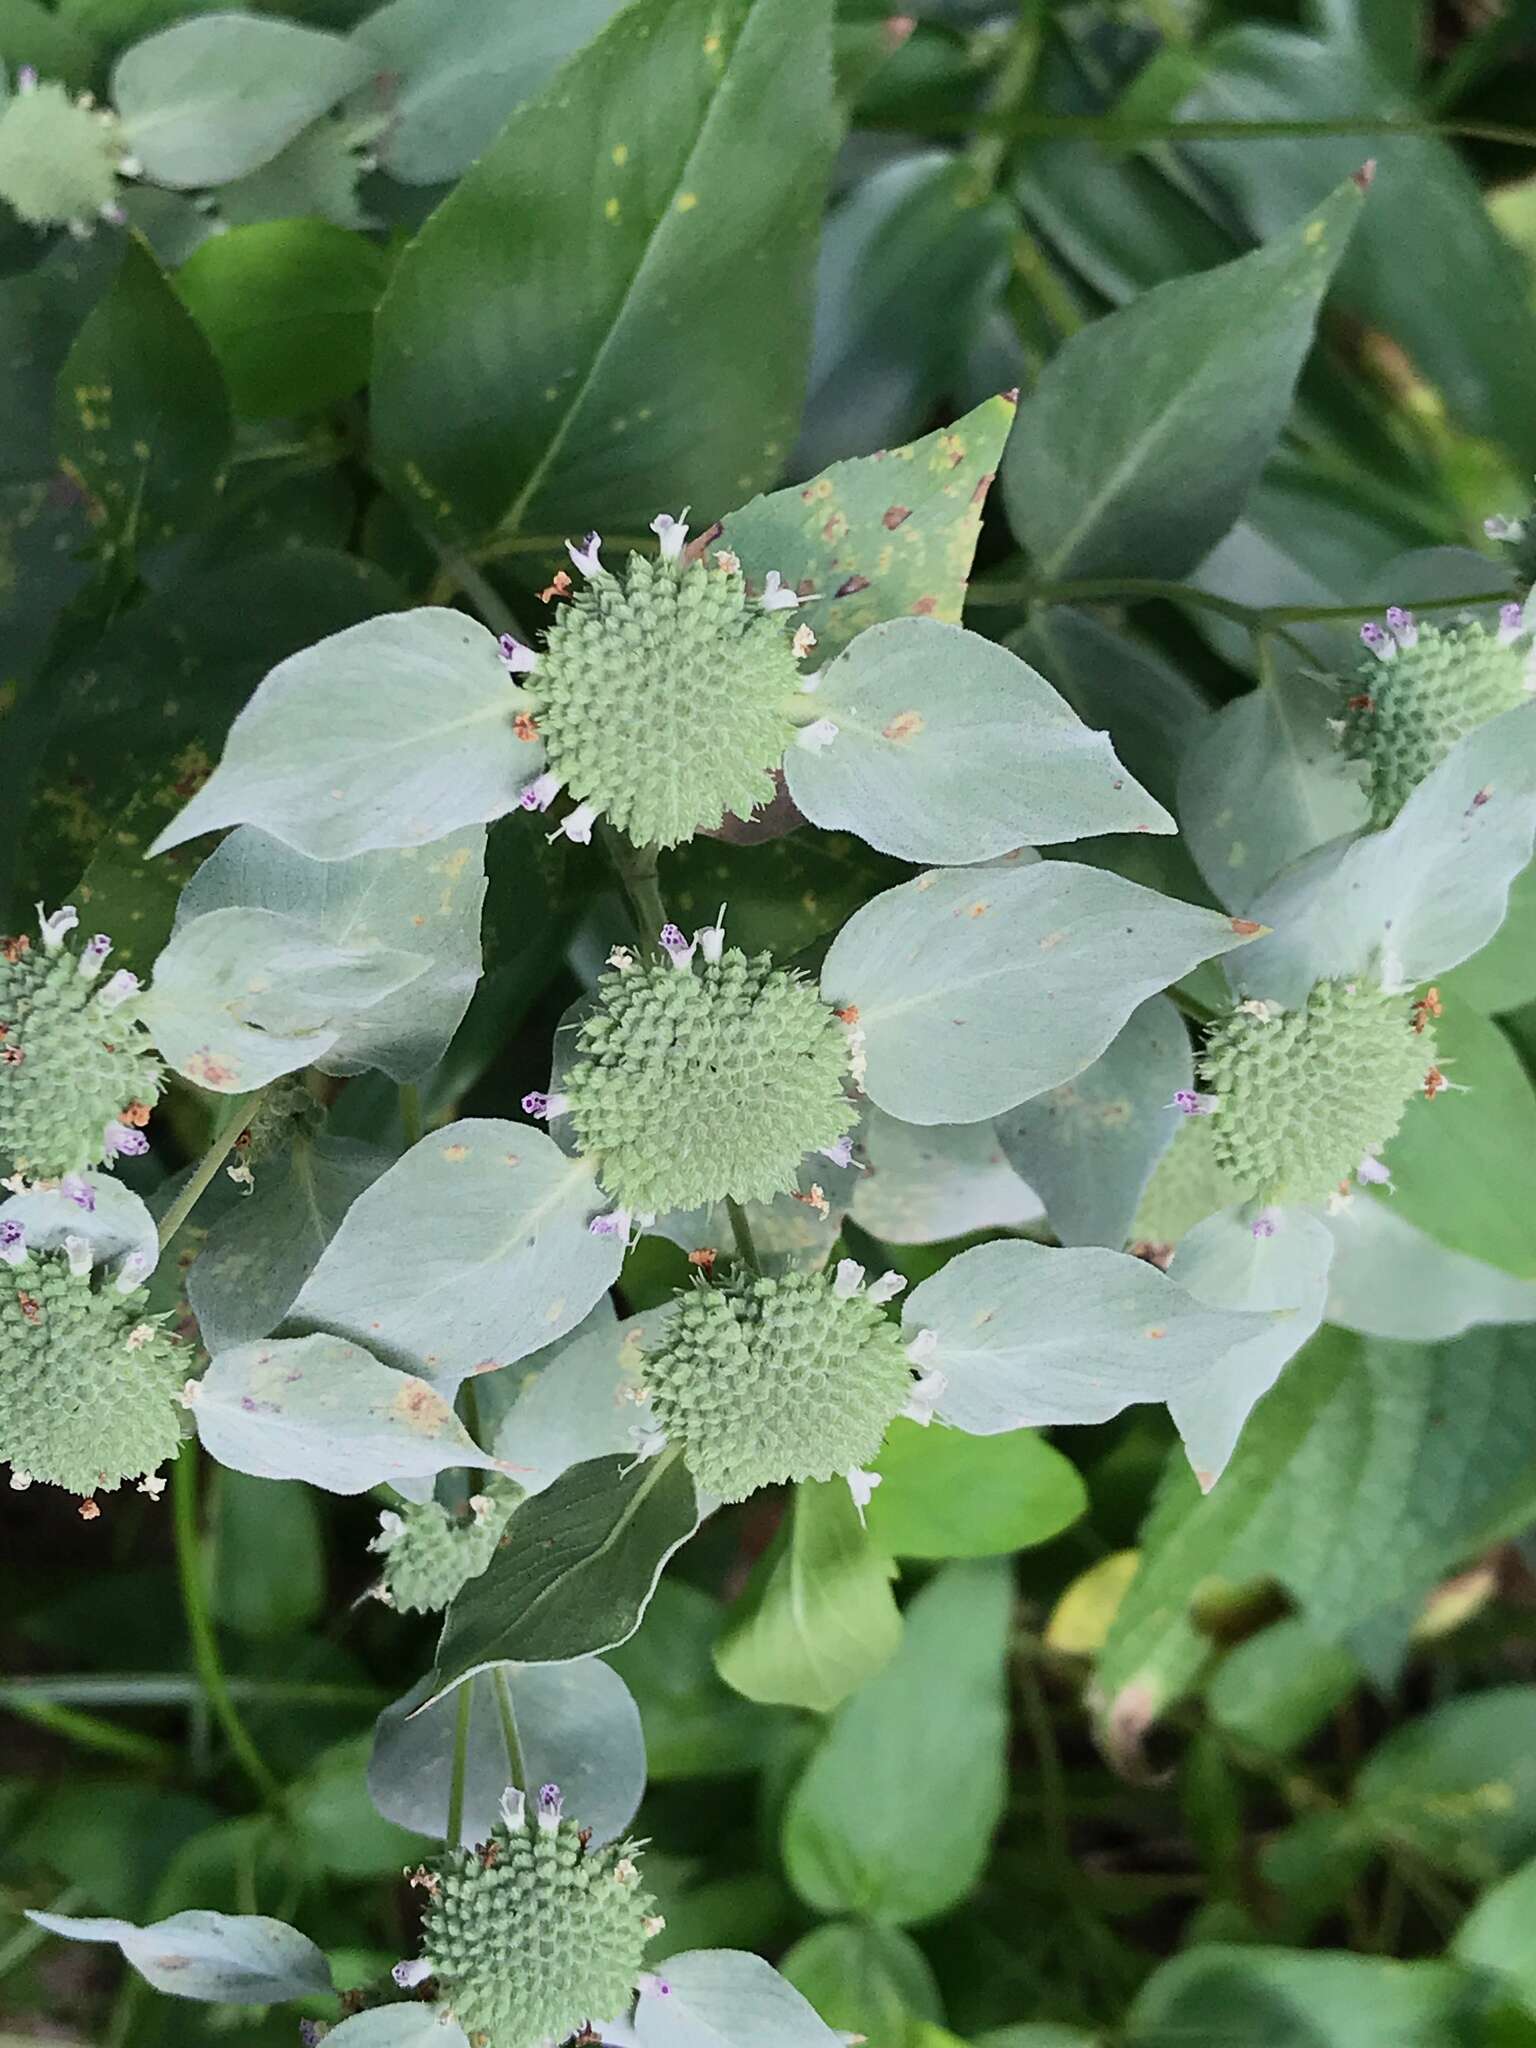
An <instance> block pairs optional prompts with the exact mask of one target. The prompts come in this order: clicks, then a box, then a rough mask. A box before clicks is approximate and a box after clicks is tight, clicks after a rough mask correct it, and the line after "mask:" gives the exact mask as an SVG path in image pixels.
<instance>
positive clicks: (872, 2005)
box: [779, 1920, 944, 2048]
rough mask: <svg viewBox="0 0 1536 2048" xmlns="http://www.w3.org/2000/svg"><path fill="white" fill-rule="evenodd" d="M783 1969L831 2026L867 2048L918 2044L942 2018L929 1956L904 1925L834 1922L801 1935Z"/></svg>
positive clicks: (913, 2047)
mask: <svg viewBox="0 0 1536 2048" xmlns="http://www.w3.org/2000/svg"><path fill="white" fill-rule="evenodd" d="M779 1968H780V1970H781V1971H782V1972H783V1974H784V1975H785V1976H786V1977H787V1978H788V1979H789V1981H790V1983H791V1984H793V1985H794V1987H795V1989H796V1990H797V1991H798V1992H799V1993H800V1994H801V1996H802V1997H804V1998H808V1999H809V2000H810V2002H811V2004H812V2005H814V2006H815V2008H816V2010H817V2011H818V2012H819V2013H820V2014H821V2016H822V2018H823V2019H824V2020H825V2021H826V2022H827V2024H828V2026H831V2027H835V2028H837V2029H838V2030H839V2031H840V2032H846V2033H857V2034H862V2035H864V2036H865V2038H866V2039H867V2041H868V2043H869V2048H920V2033H919V2029H920V2028H921V2025H922V2023H923V2022H924V2021H926V2020H940V2019H942V2018H943V2017H944V2007H943V2003H942V2001H941V1999H940V1997H939V1987H938V1984H937V1983H936V1982H935V1979H934V1975H933V1971H932V1969H931V1968H930V1966H929V1963H928V1958H927V1957H926V1956H925V1955H924V1954H923V1952H922V1950H921V1949H920V1948H919V1947H918V1945H917V1943H916V1942H915V1941H914V1940H913V1939H912V1937H911V1935H910V1934H906V1933H904V1932H903V1931H902V1929H901V1928H899V1927H877V1926H874V1925H872V1924H871V1923H870V1922H868V1921H856V1920H835V1921H833V1922H832V1923H831V1924H830V1925H828V1926H825V1927H818V1928H815V1929H814V1930H813V1931H812V1932H811V1933H810V1934H807V1935H803V1936H802V1937H801V1939H800V1940H799V1941H797V1942H796V1943H795V1945H794V1947H793V1948H792V1949H791V1950H790V1951H789V1953H788V1955H786V1956H784V1957H782V1958H781V1960H780V1963H779Z"/></svg>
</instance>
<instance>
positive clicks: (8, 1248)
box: [0, 1216, 27, 1266]
mask: <svg viewBox="0 0 1536 2048" xmlns="http://www.w3.org/2000/svg"><path fill="white" fill-rule="evenodd" d="M26 1258H27V1233H26V1231H25V1230H24V1229H23V1228H22V1226H21V1225H20V1224H19V1223H18V1222H17V1221H16V1219H15V1217H14V1216H7V1217H6V1219H5V1221H4V1222H3V1223H0V1265H3V1266H21V1265H25V1263H26Z"/></svg>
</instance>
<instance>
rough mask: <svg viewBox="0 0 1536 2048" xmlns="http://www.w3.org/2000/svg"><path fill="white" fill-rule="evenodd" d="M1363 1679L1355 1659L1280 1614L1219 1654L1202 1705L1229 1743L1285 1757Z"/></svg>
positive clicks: (1295, 1617) (1299, 1622)
mask: <svg viewBox="0 0 1536 2048" xmlns="http://www.w3.org/2000/svg"><path fill="white" fill-rule="evenodd" d="M1364 1676H1365V1674H1364V1672H1363V1671H1362V1670H1361V1668H1360V1662H1359V1659H1358V1658H1356V1657H1353V1656H1351V1655H1350V1653H1349V1651H1348V1650H1346V1649H1344V1648H1342V1647H1341V1646H1340V1645H1339V1644H1338V1643H1330V1642H1325V1641H1324V1640H1323V1638H1322V1637H1321V1636H1319V1635H1318V1634H1317V1632H1316V1631H1315V1630H1314V1629H1311V1628H1309V1627H1308V1626H1307V1624H1306V1622H1305V1621H1304V1620H1303V1619H1302V1617H1301V1616H1300V1615H1299V1614H1288V1615H1285V1616H1284V1617H1283V1618H1282V1619H1281V1620H1279V1621H1277V1622H1274V1623H1273V1624H1272V1625H1271V1626H1270V1627H1269V1628H1265V1629H1260V1630H1259V1632H1258V1634H1257V1635H1253V1636H1248V1637H1246V1638H1245V1639H1244V1640H1243V1641H1242V1642H1240V1643H1237V1644H1235V1645H1234V1646H1233V1647H1232V1648H1231V1649H1230V1650H1229V1651H1228V1652H1227V1654H1226V1656H1225V1657H1223V1659H1222V1661H1221V1662H1220V1664H1218V1665H1217V1667H1216V1670H1215V1672H1214V1673H1213V1675H1212V1677H1211V1682H1210V1684H1209V1685H1208V1686H1207V1687H1206V1690H1205V1703H1206V1707H1207V1709H1208V1710H1209V1712H1210V1715H1211V1718H1212V1719H1213V1720H1214V1721H1216V1722H1217V1723H1218V1724H1219V1725H1220V1726H1221V1728H1223V1729H1224V1730H1225V1731H1226V1733H1227V1734H1228V1735H1230V1736H1231V1737H1232V1738H1233V1739H1234V1740H1235V1741H1237V1742H1240V1743H1244V1744H1251V1745H1252V1746H1253V1747H1254V1748H1256V1749H1262V1750H1268V1751H1269V1752H1270V1753H1271V1754H1272V1755H1276V1756H1288V1755H1291V1754H1293V1753H1294V1752H1295V1751H1296V1750H1299V1749H1302V1748H1304V1747H1305V1745H1306V1744H1307V1743H1309V1742H1310V1741H1311V1740H1312V1738H1313V1736H1314V1735H1316V1734H1317V1733H1318V1731H1319V1729H1320V1728H1321V1727H1322V1726H1323V1724H1324V1722H1325V1721H1326V1720H1327V1719H1328V1716H1329V1715H1330V1714H1332V1713H1334V1712H1336V1711H1337V1709H1338V1708H1339V1707H1341V1706H1342V1705H1343V1704H1344V1702H1345V1701H1346V1700H1347V1699H1348V1698H1349V1697H1350V1695H1351V1694H1352V1693H1354V1692H1355V1691H1356V1690H1357V1688H1358V1687H1359V1686H1360V1685H1361V1684H1362V1682H1363V1680H1364Z"/></svg>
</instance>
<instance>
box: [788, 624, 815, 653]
mask: <svg viewBox="0 0 1536 2048" xmlns="http://www.w3.org/2000/svg"><path fill="white" fill-rule="evenodd" d="M789 644H790V646H791V647H792V648H793V649H794V652H795V659H796V661H804V659H805V657H806V656H807V655H808V654H809V653H810V651H811V649H812V648H813V647H814V646H815V645H816V635H815V634H814V633H813V632H812V631H811V629H810V627H809V626H796V628H795V637H794V639H793V640H792V641H791V642H790V643H789Z"/></svg>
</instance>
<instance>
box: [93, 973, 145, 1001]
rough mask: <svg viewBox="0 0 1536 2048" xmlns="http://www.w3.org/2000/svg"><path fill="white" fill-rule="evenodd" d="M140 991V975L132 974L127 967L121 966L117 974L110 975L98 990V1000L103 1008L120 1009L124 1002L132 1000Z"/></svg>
mask: <svg viewBox="0 0 1536 2048" xmlns="http://www.w3.org/2000/svg"><path fill="white" fill-rule="evenodd" d="M138 992H139V977H138V976H137V975H136V974H130V973H129V971H128V969H127V968H126V967H119V968H118V970H117V972H116V974H113V975H109V976H108V978H107V979H106V980H105V981H104V982H103V983H102V985H101V987H100V989H99V990H98V991H97V995H96V1000H97V1002H98V1003H99V1004H100V1006H101V1008H102V1009H103V1010H120V1009H121V1008H122V1007H123V1004H124V1003H126V1002H129V1001H131V1000H132V998H133V997H134V996H136V995H137V994H138Z"/></svg>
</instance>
